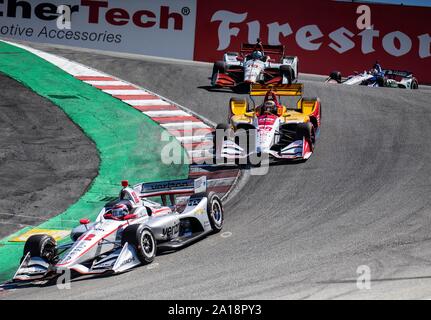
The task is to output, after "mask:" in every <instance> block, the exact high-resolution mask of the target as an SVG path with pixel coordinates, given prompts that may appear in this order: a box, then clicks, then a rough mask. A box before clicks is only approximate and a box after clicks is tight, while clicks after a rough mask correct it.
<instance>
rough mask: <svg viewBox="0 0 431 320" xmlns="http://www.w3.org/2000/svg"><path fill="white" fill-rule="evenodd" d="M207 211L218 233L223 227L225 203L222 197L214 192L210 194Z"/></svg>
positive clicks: (214, 229) (212, 225)
mask: <svg viewBox="0 0 431 320" xmlns="http://www.w3.org/2000/svg"><path fill="white" fill-rule="evenodd" d="M207 199H208V202H207V213H208V220H209V222H210V225H211V228H212V230H213V233H218V232H220V231H221V230H222V229H223V221H224V214H223V203H222V202H221V200H220V198H219V197H218V196H217V195H216V194H215V193H214V192H212V191H211V192H210V193H209V194H208V198H207Z"/></svg>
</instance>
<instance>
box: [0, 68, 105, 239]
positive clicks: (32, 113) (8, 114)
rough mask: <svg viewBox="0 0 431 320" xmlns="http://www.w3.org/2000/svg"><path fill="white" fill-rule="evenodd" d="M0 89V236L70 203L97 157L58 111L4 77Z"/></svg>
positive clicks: (94, 168) (89, 176)
mask: <svg viewBox="0 0 431 320" xmlns="http://www.w3.org/2000/svg"><path fill="white" fill-rule="evenodd" d="M0 87H1V88H2V89H1V91H0V150H1V151H0V182H1V185H2V186H3V187H2V188H1V190H0V208H1V211H0V238H3V237H5V236H7V235H9V234H12V233H14V232H15V231H18V230H19V229H22V228H23V227H24V226H27V225H38V224H40V222H42V221H44V220H46V219H48V218H50V217H52V216H54V215H56V214H59V213H61V212H63V211H64V210H65V209H67V208H68V207H69V206H70V205H72V204H73V203H74V202H75V201H76V200H77V199H78V198H79V197H80V196H81V195H82V194H83V192H84V191H85V190H86V187H87V186H88V185H89V184H90V183H91V181H92V180H93V178H94V177H95V176H96V175H97V170H98V165H99V156H98V153H97V150H96V147H95V146H94V144H93V143H92V142H91V141H90V140H89V139H88V138H87V137H86V136H85V135H84V134H83V133H82V131H81V130H80V129H79V128H78V127H76V126H75V125H74V124H73V123H72V122H71V121H70V120H69V118H68V117H67V116H66V115H65V114H64V113H63V112H62V111H61V110H60V109H59V108H58V107H56V106H54V105H53V104H52V103H50V102H48V101H47V100H45V99H44V98H42V97H40V96H38V95H37V94H35V93H33V92H32V91H31V90H29V89H27V88H25V87H24V86H22V85H21V84H19V83H18V82H16V81H15V80H12V79H10V78H8V77H6V76H4V75H3V74H0ZM53 195H55V196H53Z"/></svg>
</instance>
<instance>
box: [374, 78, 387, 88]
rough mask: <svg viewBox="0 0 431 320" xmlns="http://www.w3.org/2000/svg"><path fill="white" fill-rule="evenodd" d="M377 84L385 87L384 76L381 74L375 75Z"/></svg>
mask: <svg viewBox="0 0 431 320" xmlns="http://www.w3.org/2000/svg"><path fill="white" fill-rule="evenodd" d="M376 82H377V85H378V86H379V87H386V78H385V77H382V76H377V78H376Z"/></svg>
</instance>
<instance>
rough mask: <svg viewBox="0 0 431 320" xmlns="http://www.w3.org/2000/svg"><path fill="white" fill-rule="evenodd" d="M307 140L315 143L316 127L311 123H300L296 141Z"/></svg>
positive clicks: (297, 128)
mask: <svg viewBox="0 0 431 320" xmlns="http://www.w3.org/2000/svg"><path fill="white" fill-rule="evenodd" d="M304 137H305V139H307V140H308V141H311V142H312V143H313V141H315V137H314V127H313V125H312V124H311V122H306V123H299V124H298V126H297V127H296V139H297V140H300V139H302V138H304Z"/></svg>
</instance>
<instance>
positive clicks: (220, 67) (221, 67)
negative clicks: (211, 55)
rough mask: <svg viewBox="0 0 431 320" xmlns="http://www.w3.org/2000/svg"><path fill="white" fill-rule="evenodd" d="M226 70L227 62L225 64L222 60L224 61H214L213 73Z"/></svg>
mask: <svg viewBox="0 0 431 320" xmlns="http://www.w3.org/2000/svg"><path fill="white" fill-rule="evenodd" d="M226 70H227V64H226V62H224V61H217V62H215V63H214V66H213V74H214V73H217V72H219V73H225V72H226Z"/></svg>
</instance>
